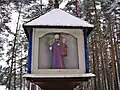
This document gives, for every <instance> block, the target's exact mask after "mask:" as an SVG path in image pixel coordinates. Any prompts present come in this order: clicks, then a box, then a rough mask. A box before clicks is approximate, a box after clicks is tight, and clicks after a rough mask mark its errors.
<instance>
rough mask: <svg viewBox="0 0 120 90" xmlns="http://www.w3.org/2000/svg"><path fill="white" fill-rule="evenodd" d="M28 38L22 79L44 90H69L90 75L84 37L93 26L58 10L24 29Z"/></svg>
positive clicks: (27, 24) (41, 17)
mask: <svg viewBox="0 0 120 90" xmlns="http://www.w3.org/2000/svg"><path fill="white" fill-rule="evenodd" d="M23 28H24V31H25V33H26V35H27V37H28V41H29V49H28V73H27V74H25V75H24V76H23V77H24V78H26V79H27V80H28V81H30V82H33V83H35V84H37V85H39V86H40V87H41V88H42V89H44V90H48V89H49V90H72V89H73V88H75V87H76V86H77V85H79V83H80V82H81V81H87V80H88V79H90V78H92V77H94V76H95V75H94V74H92V73H89V61H88V48H87V37H88V35H89V34H90V32H91V31H92V29H93V25H91V24H89V23H88V22H86V21H84V20H82V19H80V18H77V17H75V16H73V15H71V14H69V13H67V12H65V11H63V10H61V9H53V10H51V11H49V12H48V13H46V14H44V15H42V16H40V17H38V18H36V19H34V20H32V21H30V22H27V23H25V24H24V25H23Z"/></svg>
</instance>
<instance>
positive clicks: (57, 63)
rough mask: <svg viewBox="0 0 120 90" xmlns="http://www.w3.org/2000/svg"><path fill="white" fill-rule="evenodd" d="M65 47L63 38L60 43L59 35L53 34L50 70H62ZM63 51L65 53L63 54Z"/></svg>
mask: <svg viewBox="0 0 120 90" xmlns="http://www.w3.org/2000/svg"><path fill="white" fill-rule="evenodd" d="M66 48H67V45H66V44H65V38H63V40H62V42H60V36H59V34H55V36H54V41H53V43H52V45H51V47H50V50H51V52H52V68H53V69H63V68H64V56H66V55H67V54H66V52H67V49H66ZM64 51H65V52H64Z"/></svg>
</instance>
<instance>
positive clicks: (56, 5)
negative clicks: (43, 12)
mask: <svg viewBox="0 0 120 90" xmlns="http://www.w3.org/2000/svg"><path fill="white" fill-rule="evenodd" d="M54 2H55V3H54V8H59V3H58V0H55V1H54Z"/></svg>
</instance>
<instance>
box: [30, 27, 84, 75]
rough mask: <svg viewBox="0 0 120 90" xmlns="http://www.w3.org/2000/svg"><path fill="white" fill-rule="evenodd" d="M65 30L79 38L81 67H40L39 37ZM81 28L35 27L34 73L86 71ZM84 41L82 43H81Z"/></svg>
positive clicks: (33, 45)
mask: <svg viewBox="0 0 120 90" xmlns="http://www.w3.org/2000/svg"><path fill="white" fill-rule="evenodd" d="M52 32H65V33H69V34H72V35H73V36H75V37H76V38H77V42H78V55H79V69H38V53H36V52H38V45H39V38H40V37H42V36H43V35H45V34H46V33H52ZM83 35H84V34H83V31H82V30H81V29H79V30H78V29H44V28H43V29H38V28H37V29H33V43H32V71H31V72H32V74H51V73H53V74H63V73H64V74H71V73H76V74H77V73H79V74H80V73H85V71H86V67H85V56H84V55H85V52H84V36H83ZM81 42H82V43H81Z"/></svg>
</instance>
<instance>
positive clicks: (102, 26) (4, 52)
mask: <svg viewBox="0 0 120 90" xmlns="http://www.w3.org/2000/svg"><path fill="white" fill-rule="evenodd" d="M58 1H59V4H60V8H62V9H63V10H65V11H66V12H68V13H70V14H72V15H74V16H77V17H79V18H81V19H83V20H85V21H88V22H89V23H91V24H94V29H93V31H92V32H91V34H90V35H89V37H88V51H89V62H90V63H89V66H90V67H89V68H90V72H92V73H94V74H95V75H96V78H94V79H91V80H89V81H88V82H81V83H80V85H79V86H78V88H79V90H120V0H58ZM53 8H54V2H53V0H0V85H5V86H6V87H7V88H9V89H11V90H16V88H19V89H20V90H22V88H23V87H24V86H25V82H24V80H23V78H22V75H24V74H25V73H26V71H27V55H28V54H27V52H28V41H27V37H26V36H25V33H24V31H23V28H22V24H23V23H25V22H27V21H29V20H31V19H33V18H36V17H38V16H41V15H43V14H45V13H47V12H48V11H50V10H51V9H53ZM56 17H57V16H56ZM58 18H59V17H58Z"/></svg>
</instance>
